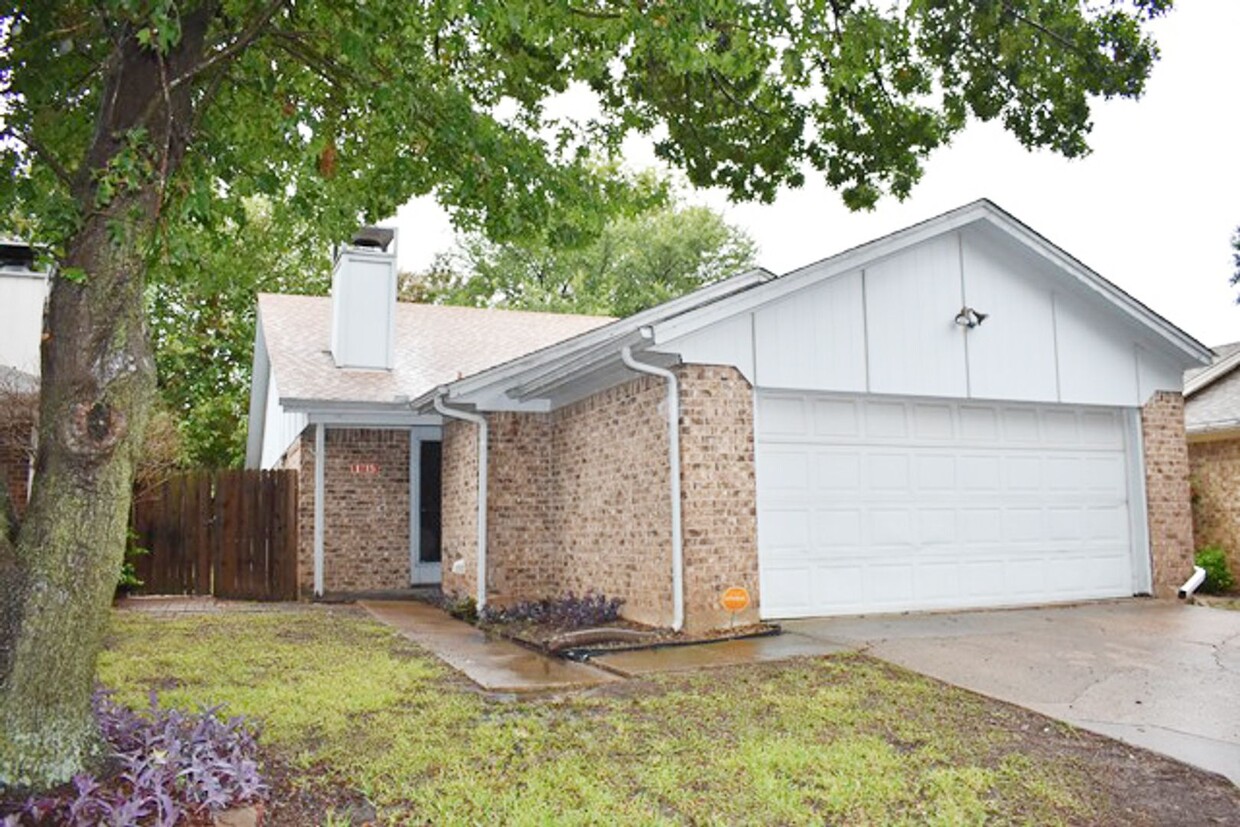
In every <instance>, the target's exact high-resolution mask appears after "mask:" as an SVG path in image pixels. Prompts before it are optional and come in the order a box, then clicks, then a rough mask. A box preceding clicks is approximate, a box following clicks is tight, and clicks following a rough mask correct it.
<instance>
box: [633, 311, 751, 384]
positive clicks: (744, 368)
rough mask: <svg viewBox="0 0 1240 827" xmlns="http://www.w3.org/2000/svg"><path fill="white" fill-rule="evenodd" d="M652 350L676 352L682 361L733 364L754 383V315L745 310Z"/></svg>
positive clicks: (700, 363)
mask: <svg viewBox="0 0 1240 827" xmlns="http://www.w3.org/2000/svg"><path fill="white" fill-rule="evenodd" d="M651 349H652V350H657V351H660V352H662V353H676V354H679V355H680V358H681V361H683V362H689V363H694V364H699V365H732V366H733V367H735V368H736V369H737V370H739V371H740V372H741V373H742V374H744V376H745V378H746V379H748V380H749V384H751V385H752V384H754V364H753V316H752V315H750V314H749V313H744V314H742V315H740V316H733V317H732V318H730V319H724V320H722V321H719V322H716V323H715V324H713V325H710V326H709V327H704V328H702V329H701V330H699V331H697V332H695V333H690V334H689V335H687V336H681V337H680V338H677V339H672V340H671V341H670V342H667V343H666V344H662V345H658V346H656V347H654V348H651Z"/></svg>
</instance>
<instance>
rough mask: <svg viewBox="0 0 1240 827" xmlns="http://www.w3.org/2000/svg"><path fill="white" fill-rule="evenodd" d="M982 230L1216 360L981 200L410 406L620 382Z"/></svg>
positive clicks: (645, 316) (1173, 342)
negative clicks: (804, 297) (637, 366)
mask: <svg viewBox="0 0 1240 827" xmlns="http://www.w3.org/2000/svg"><path fill="white" fill-rule="evenodd" d="M980 223H984V224H986V225H987V226H989V227H992V228H995V229H996V230H997V231H998V232H999V233H1000V234H1001V235H1003V236H1005V237H1007V238H1008V239H1010V240H1011V241H1013V242H1015V243H1017V244H1019V245H1021V246H1022V248H1023V249H1025V250H1028V251H1029V252H1030V253H1031V254H1033V255H1035V256H1037V257H1039V258H1040V259H1042V260H1044V261H1046V262H1048V263H1049V264H1051V265H1052V266H1053V267H1054V268H1055V269H1056V271H1057V272H1060V273H1062V274H1063V276H1064V278H1065V279H1068V280H1069V281H1071V282H1072V283H1074V284H1077V285H1079V286H1081V287H1083V288H1084V289H1086V290H1088V291H1089V292H1091V293H1093V294H1095V295H1097V296H1099V297H1101V298H1102V299H1103V300H1104V301H1107V302H1108V303H1110V304H1111V305H1112V306H1114V308H1115V309H1116V311H1117V312H1119V313H1121V314H1123V315H1125V316H1127V317H1128V318H1129V319H1130V320H1131V321H1132V322H1134V323H1135V324H1136V325H1138V326H1139V327H1140V328H1143V329H1145V330H1146V331H1148V332H1149V333H1150V334H1151V338H1152V339H1153V340H1154V341H1162V342H1164V343H1165V344H1166V346H1167V347H1168V348H1169V349H1172V350H1174V351H1178V352H1179V353H1180V354H1181V357H1182V358H1185V359H1187V360H1189V361H1192V362H1199V363H1200V362H1205V361H1207V360H1208V359H1209V358H1210V357H1211V355H1212V354H1211V351H1210V350H1209V349H1208V348H1207V347H1205V345H1203V344H1201V343H1200V342H1199V341H1197V340H1196V339H1194V338H1193V337H1192V336H1190V335H1189V334H1187V333H1185V332H1184V331H1183V330H1181V329H1180V328H1178V327H1176V326H1175V325H1174V324H1172V323H1171V322H1169V321H1167V320H1166V319H1164V318H1163V317H1162V316H1160V315H1158V314H1157V313H1155V312H1154V311H1153V310H1151V309H1150V308H1148V307H1146V306H1145V305H1144V304H1142V303H1141V302H1139V301H1137V300H1136V299H1134V298H1133V297H1132V296H1130V295H1128V294H1127V293H1126V292H1124V291H1123V290H1121V289H1120V288H1118V287H1116V286H1115V285H1114V284H1112V283H1111V282H1109V281H1107V280H1106V279H1104V278H1103V277H1102V276H1100V275H1098V274H1097V273H1095V272H1094V271H1093V270H1091V269H1089V268H1088V267H1086V266H1085V265H1084V264H1082V263H1081V262H1080V261H1078V260H1077V259H1076V258H1074V257H1072V256H1071V255H1069V254H1068V253H1066V252H1065V251H1063V250H1062V249H1060V248H1059V247H1056V246H1055V245H1054V244H1051V243H1050V242H1049V241H1047V240H1046V239H1045V238H1043V237H1042V236H1041V235H1039V234H1038V233H1036V232H1034V231H1033V230H1032V229H1030V228H1029V227H1027V226H1026V225H1025V224H1023V223H1021V222H1020V221H1018V220H1017V219H1016V218H1014V217H1013V216H1012V215H1010V214H1009V213H1007V212H1006V211H1004V210H1003V209H1001V208H1000V207H998V206H997V205H996V204H994V203H993V202H991V201H989V200H986V199H982V200H979V201H975V202H973V203H971V204H967V205H965V206H963V207H959V208H957V209H955V210H951V211H950V212H946V213H943V214H942V215H939V216H937V217H935V218H931V219H928V220H926V221H923V222H921V223H919V224H914V225H913V226H911V227H907V228H905V229H903V230H899V231H897V232H894V233H892V234H890V235H887V236H884V237H882V238H879V239H876V240H874V241H871V242H868V243H866V244H862V245H860V246H857V247H853V248H851V249H848V250H845V251H844V252H842V253H838V254H836V255H833V256H830V257H829V258H824V259H822V260H821V261H817V262H815V263H813V264H810V265H807V266H805V267H802V268H799V269H797V270H793V271H791V272H789V273H787V274H786V275H783V276H779V277H773V276H772V275H771V274H770V273H769V272H767V271H755V272H754V273H752V274H745V275H744V276H742V277H737V278H734V279H729V280H727V281H726V282H720V283H717V284H714V285H710V286H708V287H704V288H702V289H700V290H697V291H695V292H694V293H690V294H689V295H687V296H683V297H681V298H679V299H675V300H673V301H670V302H666V303H664V304H662V305H659V306H657V307H653V308H651V309H649V310H646V311H643V312H642V313H638V314H636V315H634V316H630V317H628V318H626V319H620V320H618V321H616V322H613V323H612V324H610V325H608V326H607V327H605V328H601V329H600V330H597V331H593V332H591V333H587V334H583V335H581V336H578V337H575V338H573V339H570V340H567V341H565V342H562V343H561V344H559V345H556V346H554V347H551V348H547V349H545V350H543V351H540V352H538V353H533V354H529V355H527V356H524V357H521V358H519V359H515V360H513V361H511V362H507V363H504V364H501V365H497V366H496V367H494V368H489V369H487V370H484V371H481V372H480V373H478V374H477V375H475V376H471V377H467V378H466V379H462V380H459V381H456V382H451V383H448V384H446V385H445V386H444V387H443V388H442V389H440V390H439V391H436V392H432V393H427V394H424V395H423V396H421V397H419V398H418V399H416V400H415V401H414V403H413V407H414V408H415V410H428V409H429V408H430V406H431V402H432V400H433V398H434V396H436V395H437V394H439V393H442V394H445V395H446V396H447V398H448V399H449V400H450V401H451V400H455V401H457V402H458V403H462V404H474V405H482V406H492V405H497V404H506V403H504V402H503V400H504V399H507V400H509V401H511V402H512V403H513V404H519V403H524V402H526V401H528V400H531V399H534V398H539V397H541V398H549V397H550V396H551V395H552V394H553V393H554V392H555V391H556V390H557V389H562V388H564V387H566V386H567V385H568V384H569V383H571V382H574V381H576V382H587V381H589V382H591V383H592V385H593V386H599V385H604V384H605V382H604V381H603V379H604V378H606V377H619V378H623V376H622V374H623V371H621V370H618V369H617V368H616V363H617V362H618V361H619V355H618V351H619V349H620V347H621V346H623V345H625V344H629V345H632V346H634V348H635V349H640V347H647V346H650V345H659V344H663V343H666V342H668V341H669V340H672V339H676V338H678V337H681V336H685V335H687V334H689V333H692V332H694V331H696V330H699V329H702V328H704V327H707V326H709V325H711V324H714V323H716V322H719V321H722V320H724V319H727V318H730V317H733V316H736V315H739V314H742V313H745V312H747V311H749V310H752V309H754V308H756V307H759V306H761V305H763V304H766V303H768V302H772V301H775V300H776V299H779V298H781V297H783V296H786V295H789V294H791V293H793V292H795V291H797V290H801V289H803V288H805V287H808V286H810V285H812V284H814V283H816V282H819V281H822V280H824V279H828V278H831V277H834V276H837V275H842V274H845V273H849V272H854V271H856V270H857V269H860V268H862V267H864V266H869V265H871V264H873V263H874V262H877V261H878V260H880V259H883V258H886V257H888V256H891V255H894V254H896V253H898V252H900V251H902V250H905V249H908V248H910V247H912V246H914V245H916V244H920V243H922V242H924V241H927V240H929V239H932V238H936V237H938V236H941V235H944V234H946V233H949V232H953V231H955V230H958V229H960V228H963V227H966V226H969V225H975V224H980ZM649 356H650V357H651V358H652V359H653V360H658V359H660V358H670V357H663V356H662V355H661V354H655V353H653V352H652V353H650V354H649ZM587 374H590V375H591V378H590V379H589V380H587V379H586V378H585V377H586V376H587Z"/></svg>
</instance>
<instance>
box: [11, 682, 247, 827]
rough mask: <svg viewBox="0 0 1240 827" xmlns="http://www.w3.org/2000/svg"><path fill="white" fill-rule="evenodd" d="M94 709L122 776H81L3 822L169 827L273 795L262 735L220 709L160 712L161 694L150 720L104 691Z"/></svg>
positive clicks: (76, 826) (81, 826)
mask: <svg viewBox="0 0 1240 827" xmlns="http://www.w3.org/2000/svg"><path fill="white" fill-rule="evenodd" d="M94 707H95V716H96V718H97V719H98V721H99V728H100V731H101V733H102V734H103V738H104V740H105V741H106V742H107V744H108V746H109V747H110V748H111V750H112V759H113V762H114V764H115V766H116V768H117V772H116V774H115V775H112V776H108V777H105V778H97V777H95V776H93V775H90V774H87V773H82V774H80V775H77V776H75V777H74V778H73V783H72V784H71V785H69V786H68V787H66V788H64V789H63V791H61V792H60V793H59V794H53V795H49V796H44V797H40V798H31V799H28V800H27V801H26V802H25V804H24V805H23V807H22V808H21V810H20V811H18V812H16V813H10V814H8V815H7V816H6V817H5V818H4V819H3V821H0V824H3V825H4V827H18V825H26V824H66V825H74V827H85V825H97V824H109V825H110V824H117V825H119V824H126V825H128V824H141V825H148V824H150V825H159V827H170V825H173V824H176V823H178V822H179V821H181V820H182V817H183V816H186V815H190V816H194V817H198V816H202V815H207V814H210V813H214V812H219V811H221V810H225V809H228V808H229V807H233V806H235V805H238V804H242V803H246V802H252V801H257V800H259V799H262V798H264V797H265V796H266V793H267V787H266V785H265V784H264V783H263V781H262V779H261V778H260V777H259V775H258V762H257V760H256V758H257V753H258V744H257V741H256V730H255V729H254V728H253V727H252V726H251V725H250V724H248V723H247V722H246V721H245V720H244V719H242V718H236V717H234V718H228V719H223V718H221V717H220V716H219V708H218V707H213V708H208V709H204V710H202V712H200V713H198V714H185V713H183V712H181V711H179V710H176V709H160V708H159V705H158V703H157V702H156V698H155V693H154V692H152V693H151V708H150V710H149V712H147V713H146V714H145V715H143V714H140V713H137V712H134V711H133V710H131V709H129V708H128V707H125V706H121V705H120V704H117V703H114V702H113V701H112V699H111V698H110V697H109V696H108V694H107V693H106V692H102V691H100V692H96V693H95V697H94ZM194 823H198V822H197V821H195V822H194Z"/></svg>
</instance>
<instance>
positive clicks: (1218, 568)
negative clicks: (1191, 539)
mask: <svg viewBox="0 0 1240 827" xmlns="http://www.w3.org/2000/svg"><path fill="white" fill-rule="evenodd" d="M1196 563H1197V565H1199V566H1201V567H1202V568H1203V569H1205V570H1206V579H1205V582H1204V583H1202V584H1201V590H1202V591H1203V592H1206V593H1207V594H1222V593H1223V592H1227V591H1231V589H1232V587H1233V586H1235V585H1236V578H1235V577H1234V576H1233V575H1232V573H1231V569H1230V568H1229V567H1228V566H1227V553H1226V552H1224V551H1223V550H1222V549H1221V548H1219V547H1218V546H1207V547H1205V548H1203V549H1202V550H1201V551H1199V552H1197V558H1196Z"/></svg>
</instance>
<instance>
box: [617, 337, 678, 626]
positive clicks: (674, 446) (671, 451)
mask: <svg viewBox="0 0 1240 827" xmlns="http://www.w3.org/2000/svg"><path fill="white" fill-rule="evenodd" d="M620 359H621V360H622V361H623V362H624V364H625V365H626V366H627V367H628V368H629V369H630V370H634V371H637V372H638V373H645V374H649V375H650V376H658V377H660V378H662V379H664V380H666V381H667V458H668V466H669V470H670V473H671V477H672V485H671V489H672V631H675V632H679V631H680V630H681V629H683V628H684V625H685V575H684V539H683V537H682V534H681V520H680V383H679V382H677V381H676V374H674V373H672V372H671V371H670V370H666V369H664V368H661V367H657V366H655V365H648V364H646V363H645V362H639V361H637V360H636V359H634V358H633V350H632V348H630V347H629V346H628V345H625V346H624V347H622V348H621V349H620Z"/></svg>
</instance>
